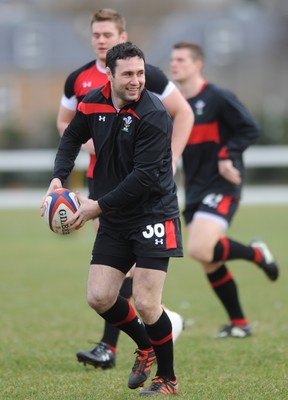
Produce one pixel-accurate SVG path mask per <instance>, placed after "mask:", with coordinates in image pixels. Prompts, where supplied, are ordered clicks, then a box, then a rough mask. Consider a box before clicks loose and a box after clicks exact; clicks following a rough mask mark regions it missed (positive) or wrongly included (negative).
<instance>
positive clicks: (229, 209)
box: [183, 193, 239, 225]
mask: <svg viewBox="0 0 288 400" xmlns="http://www.w3.org/2000/svg"><path fill="white" fill-rule="evenodd" d="M238 206H239V197H234V196H228V195H225V194H221V193H210V194H208V195H206V196H205V197H204V198H203V199H202V201H200V202H199V203H193V204H189V205H186V208H185V210H184V211H183V217H184V220H185V223H186V225H188V224H190V222H191V221H192V219H193V217H194V215H195V213H196V212H197V211H202V212H205V213H208V214H213V215H216V216H218V217H221V218H223V219H225V221H227V223H228V225H230V223H231V221H232V218H233V216H234V214H235V212H236V210H237V208H238Z"/></svg>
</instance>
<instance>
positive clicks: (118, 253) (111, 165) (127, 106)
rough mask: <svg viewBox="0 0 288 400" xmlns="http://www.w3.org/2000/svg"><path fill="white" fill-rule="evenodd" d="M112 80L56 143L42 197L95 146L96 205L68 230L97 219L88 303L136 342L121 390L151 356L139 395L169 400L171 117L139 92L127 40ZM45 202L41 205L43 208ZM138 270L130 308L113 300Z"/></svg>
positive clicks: (112, 66) (175, 248) (178, 250)
mask: <svg viewBox="0 0 288 400" xmlns="http://www.w3.org/2000/svg"><path fill="white" fill-rule="evenodd" d="M106 64H107V69H106V70H107V75H108V79H109V83H107V85H105V86H104V87H102V88H98V89H93V90H91V91H90V92H89V93H88V94H87V95H86V96H85V98H84V99H83V101H82V102H80V103H79V106H78V111H77V114H76V115H75V117H74V118H73V120H72V121H71V123H70V124H69V126H68V127H67V129H66V130H65V132H64V135H63V136H62V138H61V141H60V145H59V147H58V151H57V155H56V158H55V166H54V172H53V176H52V180H51V183H50V186H49V189H48V193H50V192H51V191H53V190H55V189H56V188H58V187H61V186H62V184H63V182H65V181H66V179H67V178H68V176H69V174H70V173H71V171H72V169H73V166H74V162H75V159H76V157H77V155H78V153H79V151H80V148H81V145H82V144H84V143H86V142H87V140H88V139H92V140H93V144H94V148H95V153H96V156H97V160H96V164H95V167H94V171H93V200H92V199H88V198H86V197H82V196H80V195H78V197H79V200H80V207H79V209H78V211H77V212H76V213H75V214H74V216H73V217H72V218H70V220H68V221H67V224H69V225H70V228H71V229H72V230H73V229H79V228H80V227H81V226H83V225H84V224H85V222H86V221H88V220H90V219H93V218H95V217H97V216H99V219H100V225H99V230H98V233H97V234H96V239H95V243H94V247H93V251H92V259H91V266H90V271H89V278H88V294H87V298H88V303H89V305H90V306H91V307H92V308H93V309H94V310H95V311H96V312H97V313H98V314H99V315H100V316H101V317H102V318H103V319H104V320H105V321H107V322H109V323H110V324H112V325H113V326H115V327H118V328H119V329H121V330H122V331H124V332H125V333H127V334H128V335H129V336H130V337H131V338H132V339H133V340H134V341H135V343H136V344H137V346H138V349H137V351H136V352H137V356H136V361H135V364H134V367H133V368H132V372H131V374H130V376H129V380H128V386H129V388H131V389H136V388H138V387H141V386H143V384H144V382H145V381H146V379H147V378H148V377H149V375H150V369H151V366H152V364H153V362H154V360H155V359H156V357H157V372H156V377H155V378H154V379H153V382H152V384H151V385H150V387H149V388H148V389H144V390H143V391H142V392H140V394H145V395H146V394H149V395H150V394H151V395H153V394H176V393H177V390H178V384H177V381H176V377H175V374H174V361H173V335H172V324H171V321H170V319H169V317H168V315H167V313H166V312H165V310H163V308H162V305H161V299H162V291H163V286H164V282H165V278H166V272H167V269H168V263H169V258H170V257H181V256H183V252H182V241H181V228H180V219H179V214H180V211H179V207H178V199H177V189H176V184H175V182H174V179H173V167H172V151H171V136H172V120H171V117H170V115H169V114H168V112H167V111H166V109H165V107H164V106H163V104H162V103H161V101H160V100H159V99H158V98H157V97H156V96H155V95H154V94H153V93H152V92H150V91H148V90H147V89H145V87H144V85H145V63H144V55H143V53H142V51H141V50H140V49H139V48H138V47H137V46H135V45H133V44H132V43H130V42H125V43H121V44H118V45H116V46H114V47H112V48H111V49H110V50H109V51H108V52H107V60H106ZM42 206H43V205H42ZM134 264H135V272H134V275H133V296H134V300H135V307H136V309H137V310H138V312H139V314H140V316H141V317H142V320H143V323H144V324H142V323H141V321H140V320H139V318H138V317H137V315H136V313H135V310H134V308H133V306H132V304H131V303H129V301H128V300H127V299H125V298H124V297H123V296H121V295H119V290H120V288H121V284H122V282H123V280H124V278H125V275H126V273H127V272H128V271H129V270H130V269H131V267H132V266H133V265H134Z"/></svg>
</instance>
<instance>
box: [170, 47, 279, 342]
mask: <svg viewBox="0 0 288 400" xmlns="http://www.w3.org/2000/svg"><path fill="white" fill-rule="evenodd" d="M203 67H204V53H203V49H202V48H201V47H200V46H198V45H197V44H194V43H190V42H179V43H176V44H175V45H174V47H173V49H172V53H171V61H170V71H171V77H172V79H173V80H174V81H175V82H177V83H178V84H179V88H180V90H181V92H182V94H183V95H184V97H185V98H186V99H187V101H188V103H189V104H190V106H191V108H192V109H193V111H194V115H195V123H194V127H193V129H192V131H191V135H190V138H189V140H188V143H187V146H186V148H185V150H184V152H183V169H184V177H185V178H184V179H185V210H184V219H185V223H186V225H187V233H188V252H189V255H190V256H191V257H192V258H194V259H195V260H197V261H199V262H200V263H201V265H202V267H203V269H204V272H205V273H206V274H207V279H208V282H209V283H210V285H211V287H212V289H213V290H214V292H215V294H216V296H217V297H218V298H219V300H220V301H221V302H222V304H223V306H224V308H225V310H226V312H227V314H228V317H229V320H230V321H229V324H228V325H225V326H224V327H223V328H222V329H221V331H220V332H219V333H218V334H217V335H216V337H217V338H224V337H238V338H244V337H247V336H250V335H251V333H252V332H251V327H250V326H249V324H248V322H247V319H246V317H245V315H244V312H243V310H242V307H241V304H240V300H239V296H238V290H237V285H236V282H235V280H234V278H233V276H232V274H231V272H230V271H229V269H228V267H227V265H226V261H229V260H235V259H243V260H249V261H252V262H253V263H254V264H256V265H257V266H258V267H260V269H262V270H263V271H264V273H265V274H266V275H267V277H268V278H269V279H270V280H272V281H275V280H276V279H277V278H278V266H277V264H276V262H275V260H274V258H273V256H272V254H271V252H270V250H269V249H268V247H267V245H266V244H265V243H264V242H263V241H262V240H252V241H251V243H250V245H244V244H242V243H239V242H237V241H235V240H232V239H231V238H229V237H227V236H226V234H225V232H226V230H227V228H228V227H229V225H230V223H231V221H232V218H233V216H234V215H235V213H236V211H237V209H238V206H239V201H240V195H241V190H242V184H243V175H244V165H243V159H242V154H243V152H244V151H245V149H247V147H248V146H250V145H251V144H253V143H254V142H255V141H256V140H257V138H258V137H259V126H258V124H257V123H256V121H255V120H254V118H253V117H252V115H251V114H250V112H249V111H248V110H247V108H246V107H245V106H244V105H243V104H242V103H241V102H240V101H239V100H238V99H237V98H236V96H235V95H234V94H233V93H231V92H230V91H228V90H225V89H223V88H220V87H219V86H216V85H214V84H211V83H208V82H207V81H206V80H205V78H204V77H203V75H202V71H203Z"/></svg>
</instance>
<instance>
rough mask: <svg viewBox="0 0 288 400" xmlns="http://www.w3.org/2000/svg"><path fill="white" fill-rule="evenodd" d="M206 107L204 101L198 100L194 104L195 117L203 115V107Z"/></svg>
mask: <svg viewBox="0 0 288 400" xmlns="http://www.w3.org/2000/svg"><path fill="white" fill-rule="evenodd" d="M205 106H206V104H205V103H204V101H203V100H198V101H197V102H196V103H195V109H196V110H195V114H196V115H202V114H203V112H204V107H205Z"/></svg>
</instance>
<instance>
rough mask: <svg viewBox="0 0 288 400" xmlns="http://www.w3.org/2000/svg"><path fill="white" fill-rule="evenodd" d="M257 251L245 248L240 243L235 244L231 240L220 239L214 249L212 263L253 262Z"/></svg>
mask: <svg viewBox="0 0 288 400" xmlns="http://www.w3.org/2000/svg"><path fill="white" fill-rule="evenodd" d="M256 252H257V250H256V251H255V249H254V248H253V247H251V246H246V245H244V244H242V243H239V242H235V241H234V240H232V239H229V238H226V237H222V238H220V239H219V241H218V242H217V243H216V245H215V247H214V255H213V260H212V262H218V261H226V260H236V259H242V260H248V261H253V262H255V260H256V259H257V254H256Z"/></svg>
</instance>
